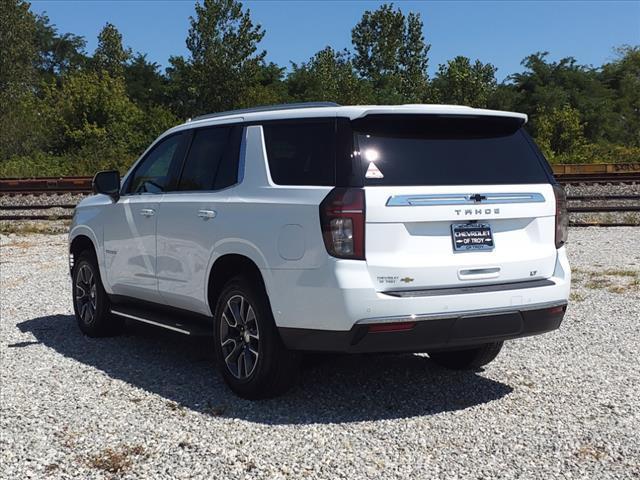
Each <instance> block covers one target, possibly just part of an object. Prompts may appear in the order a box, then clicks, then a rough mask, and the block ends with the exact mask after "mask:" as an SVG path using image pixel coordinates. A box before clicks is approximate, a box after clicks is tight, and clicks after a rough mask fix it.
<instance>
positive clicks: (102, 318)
mask: <svg viewBox="0 0 640 480" xmlns="http://www.w3.org/2000/svg"><path fill="white" fill-rule="evenodd" d="M72 282H73V283H72V290H73V311H74V312H75V314H76V320H77V322H78V327H80V330H81V331H82V333H84V334H85V335H87V336H89V337H109V336H113V335H117V334H119V333H121V332H122V329H123V326H124V320H123V319H122V318H120V317H115V316H113V315H111V314H110V313H109V310H110V304H109V298H108V297H107V293H106V292H105V291H104V286H103V285H102V279H101V278H100V270H99V268H98V261H97V259H96V254H95V253H94V252H93V250H85V251H83V252H82V253H80V254H79V255H78V256H77V257H76V258H75V262H74V266H73V275H72Z"/></svg>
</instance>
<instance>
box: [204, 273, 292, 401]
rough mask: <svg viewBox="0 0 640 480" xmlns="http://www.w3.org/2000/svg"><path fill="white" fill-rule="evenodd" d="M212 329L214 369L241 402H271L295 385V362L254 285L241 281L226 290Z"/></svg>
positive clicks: (258, 287) (235, 280)
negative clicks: (271, 398)
mask: <svg viewBox="0 0 640 480" xmlns="http://www.w3.org/2000/svg"><path fill="white" fill-rule="evenodd" d="M214 328H215V350H216V361H217V364H218V368H219V370H220V373H221V374H222V377H223V378H224V380H225V382H226V383H227V385H229V387H230V388H231V390H233V391H234V392H235V393H236V394H238V395H239V396H241V397H244V398H248V399H252V400H253V399H259V398H268V397H273V396H275V395H278V394H280V393H283V392H284V391H286V390H287V389H288V388H289V387H291V386H292V385H293V384H294V383H295V381H296V380H297V376H298V365H299V362H298V356H297V355H296V354H295V352H291V351H289V350H287V349H286V348H285V347H284V345H283V344H282V341H281V340H280V336H279V335H278V331H277V329H276V326H275V322H274V320H273V315H272V313H271V307H270V306H269V302H268V299H267V295H266V292H265V291H264V288H263V287H262V285H261V284H260V283H259V282H258V281H256V280H253V279H251V278H248V277H245V276H239V277H235V278H233V279H231V280H230V281H229V282H228V283H227V284H226V285H225V287H224V289H223V290H222V293H221V294H220V297H219V299H218V302H217V305H216V310H215V319H214Z"/></svg>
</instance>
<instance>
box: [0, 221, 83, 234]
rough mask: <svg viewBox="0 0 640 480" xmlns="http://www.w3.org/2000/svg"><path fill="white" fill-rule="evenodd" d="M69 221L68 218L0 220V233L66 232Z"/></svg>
mask: <svg viewBox="0 0 640 480" xmlns="http://www.w3.org/2000/svg"><path fill="white" fill-rule="evenodd" d="M70 225H71V222H70V221H69V220H59V221H55V222H44V221H43V222H38V221H22V222H21V221H10V220H9V221H7V220H5V221H0V234H4V235H9V234H12V233H15V234H17V235H29V234H34V233H38V234H45V235H55V234H59V233H67V232H68V231H69V226H70Z"/></svg>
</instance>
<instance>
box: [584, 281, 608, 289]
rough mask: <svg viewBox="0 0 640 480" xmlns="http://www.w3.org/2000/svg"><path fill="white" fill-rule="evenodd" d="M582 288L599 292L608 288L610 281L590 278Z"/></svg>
mask: <svg viewBox="0 0 640 480" xmlns="http://www.w3.org/2000/svg"><path fill="white" fill-rule="evenodd" d="M584 286H585V287H587V288H590V289H591V290H601V289H603V288H607V287H610V286H611V280H609V279H608V278H591V280H589V281H588V282H587V283H585V284H584Z"/></svg>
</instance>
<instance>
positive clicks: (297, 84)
mask: <svg viewBox="0 0 640 480" xmlns="http://www.w3.org/2000/svg"><path fill="white" fill-rule="evenodd" d="M287 86H288V89H289V94H290V96H291V98H293V99H294V100H296V101H299V102H312V101H332V102H337V103H340V104H342V105H354V104H358V103H367V102H368V99H369V97H371V96H372V92H371V91H370V89H368V88H367V87H369V85H368V84H366V83H365V82H363V81H362V80H360V79H359V78H358V76H357V74H356V73H355V71H354V68H353V64H352V63H351V60H350V58H349V55H348V53H347V52H346V51H342V52H336V51H335V50H334V49H333V48H331V47H326V48H325V49H323V50H321V51H319V52H318V53H316V54H315V55H314V56H313V57H312V58H311V60H309V62H307V63H302V64H300V65H297V64H295V63H293V64H292V71H291V73H290V74H289V76H288V77H287Z"/></svg>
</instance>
